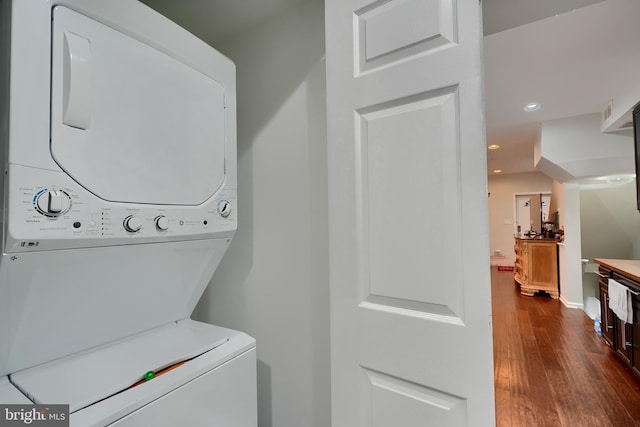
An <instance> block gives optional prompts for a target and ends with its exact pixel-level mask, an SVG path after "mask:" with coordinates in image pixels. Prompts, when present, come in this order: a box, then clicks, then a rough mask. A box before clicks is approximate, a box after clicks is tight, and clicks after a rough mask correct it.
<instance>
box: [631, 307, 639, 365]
mask: <svg viewBox="0 0 640 427" xmlns="http://www.w3.org/2000/svg"><path fill="white" fill-rule="evenodd" d="M632 303H633V325H632V327H631V329H632V331H631V342H632V346H631V366H632V368H633V370H634V372H635V373H636V375H640V296H638V295H634V297H633V299H632Z"/></svg>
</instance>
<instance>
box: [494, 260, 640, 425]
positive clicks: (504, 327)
mask: <svg viewBox="0 0 640 427" xmlns="http://www.w3.org/2000/svg"><path fill="white" fill-rule="evenodd" d="M491 288H492V300H493V303H492V306H493V349H494V350H493V351H494V366H495V393H496V421H497V425H498V426H509V427H511V426H535V427H541V426H544V427H547V426H572V427H595V426H611V427H625V426H630V427H638V426H640V380H638V379H637V378H635V377H634V376H633V374H631V372H630V371H629V369H628V368H626V367H625V366H624V365H623V363H622V362H621V361H619V360H618V358H617V357H616V356H615V354H614V352H613V351H612V350H611V349H610V348H609V347H608V346H607V345H606V344H605V343H604V341H603V340H602V339H601V338H600V337H598V335H597V334H596V333H595V331H594V330H593V321H592V320H591V319H590V318H589V317H587V315H586V314H585V313H584V312H583V311H582V310H580V309H570V308H567V307H565V306H564V305H563V304H562V303H561V302H560V301H559V300H554V299H551V298H550V297H548V296H542V295H536V296H534V297H527V296H523V295H520V292H519V289H518V285H517V284H516V283H514V281H513V272H499V271H497V268H495V267H493V268H492V271H491Z"/></svg>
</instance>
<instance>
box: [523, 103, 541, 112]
mask: <svg viewBox="0 0 640 427" xmlns="http://www.w3.org/2000/svg"><path fill="white" fill-rule="evenodd" d="M540 107H541V105H540V103H539V102H529V103H528V104H527V105H525V106H524V111H536V110H539V109H540Z"/></svg>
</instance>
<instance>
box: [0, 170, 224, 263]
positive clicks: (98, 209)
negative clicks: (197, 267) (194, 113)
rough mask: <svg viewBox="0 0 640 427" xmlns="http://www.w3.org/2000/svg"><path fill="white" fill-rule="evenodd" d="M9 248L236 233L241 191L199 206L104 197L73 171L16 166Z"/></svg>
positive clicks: (12, 181)
mask: <svg viewBox="0 0 640 427" xmlns="http://www.w3.org/2000/svg"><path fill="white" fill-rule="evenodd" d="M9 176H10V184H9V185H10V188H9V197H10V198H11V204H12V205H13V206H20V207H21V208H20V209H19V210H18V209H13V210H11V211H9V221H8V231H9V232H8V233H7V245H6V251H7V252H24V251H32V250H51V249H66V248H81V247H96V246H107V245H108V246H111V245H119V244H134V243H135V244H137V243H150V242H157V241H178V240H194V239H205V238H220V237H232V236H233V233H234V231H235V230H236V228H237V209H236V205H237V202H236V192H235V190H229V189H224V190H221V191H219V192H218V193H216V194H215V195H214V196H213V197H212V198H210V199H209V200H207V201H206V202H205V203H203V204H202V205H199V206H180V205H151V204H148V205H147V204H135V203H122V202H113V201H106V200H102V199H100V198H98V197H96V196H95V195H93V194H92V193H90V192H89V191H87V190H85V189H84V188H82V187H81V186H80V185H78V184H77V183H76V182H74V181H73V180H72V179H70V178H69V176H68V175H66V174H64V173H61V172H56V171H46V170H34V168H29V167H25V166H18V165H12V166H11V173H10V174H9Z"/></svg>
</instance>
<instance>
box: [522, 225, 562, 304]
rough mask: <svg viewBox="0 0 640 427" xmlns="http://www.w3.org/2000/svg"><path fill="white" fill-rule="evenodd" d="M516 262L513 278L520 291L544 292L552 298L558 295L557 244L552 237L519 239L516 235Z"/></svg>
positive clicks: (528, 292) (523, 292)
mask: <svg viewBox="0 0 640 427" xmlns="http://www.w3.org/2000/svg"><path fill="white" fill-rule="evenodd" d="M514 250H515V252H516V262H515V264H514V269H513V278H514V280H515V281H516V282H518V284H519V285H520V293H522V294H523V295H527V296H533V295H534V294H535V293H536V292H540V291H542V292H546V293H548V294H549V295H550V296H551V297H552V298H558V297H559V296H560V290H559V288H558V245H557V241H556V240H554V239H521V238H517V237H516V241H515V247H514Z"/></svg>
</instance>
